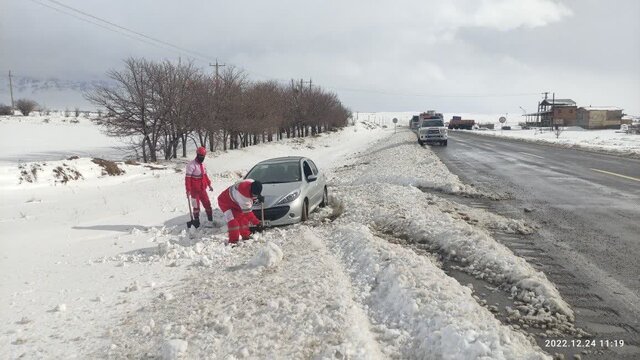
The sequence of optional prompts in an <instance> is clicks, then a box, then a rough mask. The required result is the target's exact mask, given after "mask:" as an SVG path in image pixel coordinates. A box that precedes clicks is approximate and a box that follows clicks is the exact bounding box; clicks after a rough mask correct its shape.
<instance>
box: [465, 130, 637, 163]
mask: <svg viewBox="0 0 640 360" xmlns="http://www.w3.org/2000/svg"><path fill="white" fill-rule="evenodd" d="M498 128H499V127H496V129H498ZM460 131H467V130H460ZM472 132H473V133H474V134H480V135H486V136H496V137H505V138H512V139H519V140H524V141H531V142H538V143H547V144H554V145H557V146H562V147H568V148H579V149H585V150H590V151H600V152H607V153H614V154H620V155H630V156H634V157H640V135H634V134H626V133H624V132H621V131H620V130H584V129H583V128H581V127H577V126H574V127H566V128H564V129H563V130H562V131H561V132H560V136H558V137H556V133H554V132H551V131H549V130H545V131H542V130H539V129H527V130H522V129H517V128H516V129H513V130H472Z"/></svg>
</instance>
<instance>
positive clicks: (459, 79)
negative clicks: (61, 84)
mask: <svg viewBox="0 0 640 360" xmlns="http://www.w3.org/2000/svg"><path fill="white" fill-rule="evenodd" d="M37 1H40V2H43V3H45V4H47V5H50V6H52V7H56V8H60V6H58V5H56V4H54V3H52V2H49V1H47V0H37ZM59 1H60V2H62V3H64V4H66V5H69V6H72V7H75V8H78V9H81V10H83V11H86V12H88V13H91V14H94V15H96V16H99V17H101V18H104V19H108V20H110V21H112V22H114V23H117V24H120V25H122V26H125V27H127V28H131V29H133V30H136V31H139V32H142V33H145V34H147V35H150V36H153V37H155V38H158V39H162V40H164V41H166V42H169V43H172V44H176V45H178V46H180V47H183V48H186V49H191V50H193V51H196V52H198V53H201V54H207V55H208V56H209V57H210V59H200V58H196V59H195V61H196V64H197V65H198V66H201V67H202V68H203V69H204V70H205V71H211V68H210V67H209V66H208V62H209V61H213V60H214V59H215V58H216V57H217V58H219V59H220V60H221V61H222V62H224V63H227V64H233V65H235V66H238V67H240V68H244V69H246V70H247V71H248V72H249V74H250V77H252V78H254V79H257V80H261V79H264V78H277V79H281V80H283V81H288V79H290V78H296V79H298V78H302V77H304V78H306V79H308V78H312V79H313V81H314V83H316V84H319V85H321V86H323V87H326V88H329V89H333V90H334V91H336V92H337V93H338V94H339V96H340V97H341V99H342V100H343V101H344V102H345V104H347V105H348V106H350V107H351V108H352V109H354V110H359V111H383V110H389V111H400V110H412V111H417V110H424V109H427V108H436V109H439V110H441V111H446V112H456V111H460V112H493V113H498V112H511V113H515V112H519V111H520V110H519V106H524V107H525V108H532V107H534V106H535V104H536V101H537V99H538V97H539V96H538V95H536V94H535V93H539V92H541V91H555V92H556V93H557V95H558V96H561V97H572V98H574V99H575V100H576V101H578V103H581V104H585V105H588V104H593V105H596V104H599V105H616V106H620V107H623V108H625V109H626V110H627V111H628V112H631V113H636V114H637V113H640V104H639V103H638V101H637V99H639V98H640V65H639V64H640V42H639V41H638V34H640V28H639V25H638V22H637V21H636V19H635V18H634V16H636V14H638V13H640V3H639V2H637V1H634V0H620V1H615V2H608V1H605V0H584V1H582V0H581V1H578V0H567V1H562V2H560V1H552V0H521V1H508V0H481V1H478V0H457V1H435V0H431V1H429V0H427V1H425V0H423V1H398V2H393V3H391V2H382V1H336V0H331V1H321V2H301V1H293V0H288V1H278V2H273V1H271V2H266V1H241V2H238V1H236V2H229V1H203V0H201V1H182V2H172V1H160V0H156V1H152V0H138V1H135V6H133V5H132V2H130V1H124V0H112V1H109V2H99V3H96V2H91V3H88V2H86V1H80V0H59ZM4 7H5V8H6V9H7V11H3V12H2V14H1V15H0V45H1V47H2V51H1V52H0V70H1V71H3V72H6V70H8V69H11V70H12V71H13V72H14V73H16V74H19V75H23V76H30V77H35V78H38V77H41V78H47V77H57V78H61V79H63V80H75V81H80V80H82V81H91V80H99V79H101V78H104V73H105V72H106V70H108V69H112V68H119V67H120V66H121V60H122V59H123V58H125V57H128V56H136V57H142V56H143V57H146V58H149V59H157V60H159V59H172V60H177V58H178V57H179V56H181V57H182V58H188V57H190V56H193V54H188V53H185V52H180V51H176V50H175V49H171V48H169V47H167V46H152V45H149V44H146V43H144V42H140V41H136V40H132V39H130V38H129V37H126V36H123V35H122V34H118V33H114V32H110V31H107V30H105V29H102V28H100V27H98V26H95V25H92V24H89V23H87V22H84V21H81V20H79V19H76V18H74V17H71V16H67V15H64V14H61V13H59V12H56V11H54V10H52V9H49V8H46V7H44V6H41V5H38V4H36V3H35V2H33V1H18V0H9V2H8V4H7V5H6V6H4ZM76 15H77V14H76ZM6 49H10V51H5V50H6ZM2 81H4V82H1V83H0V86H1V87H2V88H1V89H0V102H2V101H3V99H4V98H5V97H6V95H5V94H6V85H5V82H6V81H5V79H3V80H2ZM522 94H529V95H522ZM454 95H465V96H454ZM468 95H487V96H486V97H472V96H468ZM489 95H491V96H489ZM495 95H509V96H495ZM516 95H517V96H516Z"/></svg>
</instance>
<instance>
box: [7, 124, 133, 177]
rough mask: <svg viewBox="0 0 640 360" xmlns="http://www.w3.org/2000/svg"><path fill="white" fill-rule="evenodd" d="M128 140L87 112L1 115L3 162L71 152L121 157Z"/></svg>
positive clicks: (56, 156) (56, 157)
mask: <svg viewBox="0 0 640 360" xmlns="http://www.w3.org/2000/svg"><path fill="white" fill-rule="evenodd" d="M128 148H129V147H128V144H126V143H125V142H122V141H119V140H118V139H115V138H110V137H107V136H104V135H102V134H101V133H100V129H99V128H98V127H97V126H95V125H94V124H93V123H92V122H91V120H90V119H89V118H87V117H85V116H84V114H82V115H80V116H79V117H77V118H76V117H74V116H73V115H71V116H69V117H64V115H63V114H61V113H57V112H55V113H51V115H31V116H26V117H23V116H11V117H9V116H0V165H4V164H10V163H13V164H15V163H18V162H28V161H43V160H61V159H65V158H68V157H70V156H72V155H76V156H94V157H101V158H105V159H122V158H124V157H125V155H126V154H128Z"/></svg>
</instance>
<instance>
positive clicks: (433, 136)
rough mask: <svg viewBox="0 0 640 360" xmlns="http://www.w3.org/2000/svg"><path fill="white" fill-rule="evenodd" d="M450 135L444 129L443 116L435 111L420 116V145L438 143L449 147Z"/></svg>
mask: <svg viewBox="0 0 640 360" xmlns="http://www.w3.org/2000/svg"><path fill="white" fill-rule="evenodd" d="M447 141H448V134H447V128H445V127H444V120H443V116H442V114H440V113H436V112H435V111H433V110H430V111H427V112H426V113H422V114H420V128H418V144H420V145H424V144H425V143H426V144H431V143H438V144H440V145H444V146H447Z"/></svg>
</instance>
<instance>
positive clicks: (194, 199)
mask: <svg viewBox="0 0 640 360" xmlns="http://www.w3.org/2000/svg"><path fill="white" fill-rule="evenodd" d="M190 200H191V207H192V208H193V218H194V219H199V218H200V203H202V206H204V211H206V212H207V219H209V220H212V219H213V211H212V210H211V201H209V195H208V194H207V190H206V189H202V191H193V192H191V199H190Z"/></svg>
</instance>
